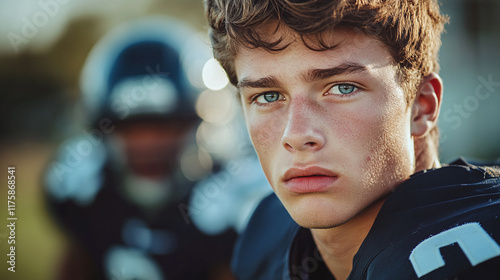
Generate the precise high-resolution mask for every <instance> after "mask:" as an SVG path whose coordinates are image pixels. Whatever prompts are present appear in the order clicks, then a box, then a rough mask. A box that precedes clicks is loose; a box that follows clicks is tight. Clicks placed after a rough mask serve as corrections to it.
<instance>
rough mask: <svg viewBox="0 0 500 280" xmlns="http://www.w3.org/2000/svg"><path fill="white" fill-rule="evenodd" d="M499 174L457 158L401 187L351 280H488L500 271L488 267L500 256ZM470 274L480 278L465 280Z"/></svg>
mask: <svg viewBox="0 0 500 280" xmlns="http://www.w3.org/2000/svg"><path fill="white" fill-rule="evenodd" d="M497 172H498V171H497V168H495V167H482V166H476V165H472V164H470V163H467V162H466V161H464V160H459V161H456V162H453V163H452V164H450V165H447V166H444V167H442V168H439V169H435V170H427V171H423V172H420V173H418V174H415V175H413V176H412V177H411V178H410V179H409V180H407V181H405V182H404V183H402V184H401V185H400V186H398V187H397V188H396V190H395V191H394V193H393V194H391V195H389V197H388V199H387V200H386V202H385V203H384V206H383V207H382V209H381V211H380V213H379V215H378V217H377V219H376V221H375V223H374V225H373V227H372V230H371V231H370V234H369V235H368V236H367V238H366V239H365V242H364V243H363V245H362V246H361V248H360V250H359V251H358V255H357V257H356V259H355V266H356V267H357V269H356V271H355V273H354V275H353V277H354V278H352V279H391V277H394V276H395V275H399V276H402V277H403V276H404V278H405V279H455V278H453V277H458V276H460V277H461V278H460V277H459V278H456V279H491V278H487V277H488V276H487V275H488V274H489V272H491V270H492V269H495V270H496V273H500V267H499V266H496V265H492V263H493V264H498V259H499V258H500V245H499V244H500V219H499V213H500V180H499V176H498V173H497ZM388 266H390V267H392V268H394V269H391V270H387V269H386V268H387V267H388ZM471 271H473V272H472V274H474V275H476V276H477V277H479V276H481V277H479V278H477V277H475V278H466V277H469V276H470V274H467V273H471ZM497 275H498V274H497Z"/></svg>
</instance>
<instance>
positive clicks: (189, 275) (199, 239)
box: [46, 138, 236, 279]
mask: <svg viewBox="0 0 500 280" xmlns="http://www.w3.org/2000/svg"><path fill="white" fill-rule="evenodd" d="M80 141H84V140H83V138H82V139H80ZM77 143H81V142H79V141H72V142H71V143H70V144H69V146H65V147H66V148H65V149H62V151H61V154H60V155H59V160H56V161H54V162H55V163H56V164H55V165H52V166H51V168H50V169H49V172H48V174H47V188H46V190H47V204H48V207H49V209H50V212H51V214H52V216H54V217H55V218H56V219H57V221H58V222H59V223H60V224H61V225H62V226H63V228H64V229H65V230H66V231H67V232H68V233H69V234H70V235H71V236H72V237H73V239H75V240H76V242H77V243H78V244H79V245H80V246H81V247H82V248H83V249H84V251H85V253H86V254H87V255H88V256H89V257H90V260H91V261H92V268H91V269H92V270H95V271H94V272H93V273H94V274H96V276H95V279H209V275H211V274H213V271H211V270H215V269H218V268H222V267H223V266H224V265H225V264H227V263H228V261H229V259H230V258H231V253H232V249H233V244H234V241H235V239H236V233H235V232H234V231H233V230H227V231H225V232H223V233H221V234H218V235H207V234H205V233H203V232H201V231H200V230H199V229H198V228H197V227H196V226H195V225H194V224H193V223H192V222H191V221H190V219H189V218H188V216H189V213H187V211H189V209H188V208H182V209H181V208H179V206H180V205H188V203H189V202H188V200H189V196H190V193H189V191H190V190H191V189H192V187H193V184H194V183H192V182H190V181H188V180H186V179H185V178H183V177H182V176H174V178H173V179H172V180H171V181H170V182H169V183H170V184H173V185H175V186H174V188H175V189H176V190H178V193H181V195H179V196H178V198H177V199H176V200H172V201H169V202H168V203H165V205H164V206H162V208H161V209H157V210H155V212H154V213H150V212H148V211H145V210H144V209H142V208H141V207H139V206H137V205H136V204H134V203H131V202H130V201H129V200H128V199H126V198H125V197H124V195H123V190H122V188H120V186H122V185H123V180H124V177H123V175H122V174H121V173H119V172H117V171H116V170H114V169H113V167H112V164H110V163H109V161H108V160H107V159H106V157H105V154H106V153H105V152H104V153H103V151H102V149H101V147H99V146H94V149H93V152H92V153H91V154H89V155H87V156H86V157H83V160H82V161H81V162H79V165H78V168H75V169H72V170H64V169H61V168H62V167H59V166H58V165H57V163H61V162H64V161H62V160H64V159H65V158H67V156H68V151H72V150H74V149H71V148H70V147H71V146H72V145H76V144H77ZM59 179H62V180H61V181H60V180H59Z"/></svg>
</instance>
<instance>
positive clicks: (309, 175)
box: [282, 166, 338, 193]
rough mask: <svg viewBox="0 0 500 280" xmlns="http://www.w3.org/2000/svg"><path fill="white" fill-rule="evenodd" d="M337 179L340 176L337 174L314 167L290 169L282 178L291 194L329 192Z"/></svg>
mask: <svg viewBox="0 0 500 280" xmlns="http://www.w3.org/2000/svg"><path fill="white" fill-rule="evenodd" d="M337 179H338V175H337V174H336V173H335V172H333V171H331V170H329V169H325V168H322V167H317V166H312V167H308V168H290V169H288V170H287V171H286V172H285V174H284V176H283V178H282V182H283V184H284V187H285V188H286V189H287V190H289V191H290V192H294V193H315V192H325V191H328V190H329V189H330V188H332V186H333V184H334V183H335V181H337Z"/></svg>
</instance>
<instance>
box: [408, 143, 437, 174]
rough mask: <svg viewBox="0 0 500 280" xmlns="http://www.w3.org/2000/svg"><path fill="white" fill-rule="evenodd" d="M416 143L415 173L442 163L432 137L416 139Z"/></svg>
mask: <svg viewBox="0 0 500 280" xmlns="http://www.w3.org/2000/svg"><path fill="white" fill-rule="evenodd" d="M414 143H415V173H416V172H419V171H422V170H426V169H430V168H439V167H441V163H440V162H439V158H438V149H437V145H436V144H435V143H434V141H433V140H432V139H431V138H430V137H423V138H419V139H416V140H414Z"/></svg>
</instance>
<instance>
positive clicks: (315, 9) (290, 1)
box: [205, 0, 448, 150]
mask: <svg viewBox="0 0 500 280" xmlns="http://www.w3.org/2000/svg"><path fill="white" fill-rule="evenodd" d="M205 11H206V16H207V18H208V22H209V25H210V38H211V40H212V47H213V52H214V57H215V58H216V59H217V60H218V61H219V62H220V64H221V65H222V67H223V68H224V70H225V71H226V73H227V75H228V78H229V80H230V82H231V83H232V84H233V85H236V84H237V82H238V78H237V76H236V71H235V69H234V58H235V56H236V53H237V51H238V46H240V45H243V46H246V47H251V48H252V47H255V48H264V49H266V50H269V51H279V50H280V49H283V48H286V45H285V46H284V47H283V46H282V45H280V42H281V40H280V39H278V40H276V41H271V42H269V41H267V40H265V39H264V38H261V37H260V36H259V33H258V28H259V27H260V26H262V25H264V24H265V23H267V22H269V21H275V22H277V23H278V26H279V25H285V26H286V27H288V28H290V30H292V31H294V32H296V33H297V34H298V35H299V36H300V37H301V38H302V41H303V42H304V43H305V44H306V46H308V47H309V48H311V49H314V50H318V51H321V50H324V49H329V48H332V46H328V45H327V44H325V42H324V41H323V40H322V34H325V32H328V31H331V30H333V28H334V27H336V26H345V27H349V28H352V29H354V30H356V31H360V32H363V33H364V34H366V35H368V36H373V37H375V38H376V39H378V40H379V41H381V42H382V43H383V44H385V45H386V46H387V48H388V49H389V51H390V52H391V54H392V57H393V59H394V61H395V62H396V63H397V65H398V66H399V72H400V73H399V74H400V80H401V81H402V82H401V85H402V87H403V89H404V91H405V92H406V93H407V101H408V104H411V102H412V101H413V98H414V97H415V94H416V91H417V87H418V85H419V84H420V82H421V81H422V79H423V77H425V76H427V75H428V74H430V73H431V72H438V71H439V63H438V51H439V48H440V46H441V34H442V32H443V30H444V24H445V23H446V22H447V21H448V18H447V17H446V16H444V15H442V14H441V13H440V11H439V4H438V2H437V0H205ZM276 30H277V29H276ZM305 38H307V39H308V40H307V41H308V42H310V39H313V42H316V44H314V45H315V46H319V48H317V47H313V46H312V45H311V44H307V43H306V40H304V39H305ZM430 135H431V139H433V142H434V144H435V148H436V150H437V147H438V142H439V140H438V138H439V132H438V129H437V127H435V128H434V129H432V131H431V133H430Z"/></svg>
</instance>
